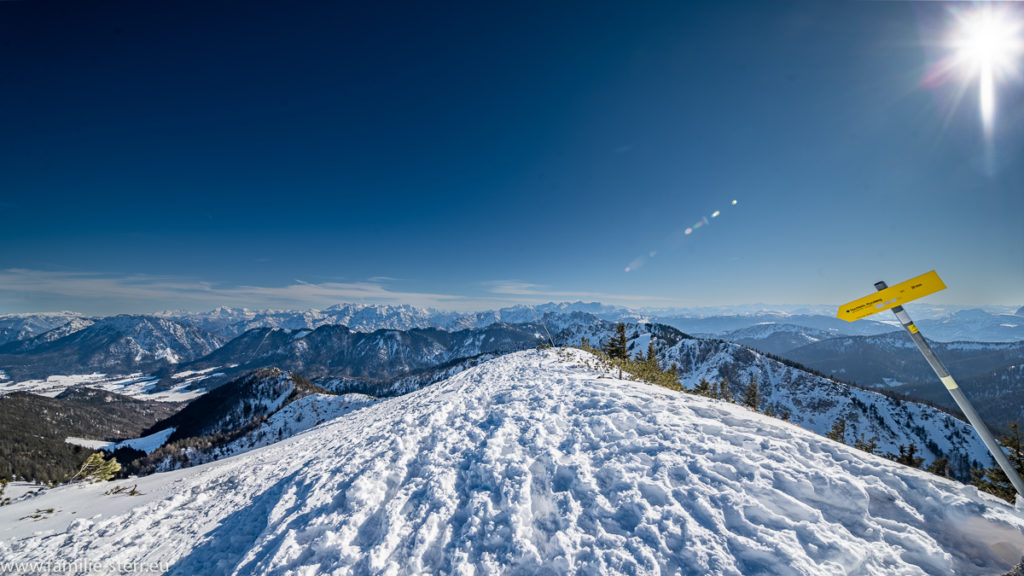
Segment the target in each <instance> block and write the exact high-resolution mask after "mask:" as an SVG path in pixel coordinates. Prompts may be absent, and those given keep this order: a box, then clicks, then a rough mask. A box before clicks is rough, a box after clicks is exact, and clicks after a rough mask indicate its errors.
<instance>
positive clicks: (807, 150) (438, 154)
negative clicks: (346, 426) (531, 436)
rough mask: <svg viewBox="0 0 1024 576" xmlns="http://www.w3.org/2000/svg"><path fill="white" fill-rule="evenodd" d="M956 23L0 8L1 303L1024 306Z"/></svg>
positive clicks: (1020, 111)
mask: <svg viewBox="0 0 1024 576" xmlns="http://www.w3.org/2000/svg"><path fill="white" fill-rule="evenodd" d="M969 8H971V6H969V5H966V4H944V3H940V2H928V3H918V2H906V3H905V2H820V1H811V2H751V3H749V4H748V3H742V2H729V3H706V4H696V3H690V2H643V3H636V2H622V3H603V2H597V3H595V2H515V3H480V2H473V3H468V2H467V3H462V4H460V3H450V4H449V3H446V4H444V5H443V6H442V5H437V4H433V3H391V2H360V3H356V2H308V3H301V5H295V4H294V3H286V2H247V3H244V4H238V3H227V2H218V1H213V2H190V1H183V2H173V3H150V2H145V3H141V2H127V1H125V2H93V1H86V2H67V3H57V4H55V3H41V2H34V1H32V0H21V1H7V2H0V39H2V40H0V54H2V57H0V82H2V84H3V89H2V90H0V134H3V136H2V137H0V214H2V215H3V225H2V226H0V313H4V312H28V311H42V310H56V309H72V310H78V311H82V312H86V313H95V314H107V313H114V312H146V311H155V310H161V309H171V308H184V309H193V310H204V309H209V308H212V307H214V306H218V305H230V306H249V307H268V306H270V307H294V308H308V307H323V306H327V305H330V304H334V303H338V302H348V301H362V302H390V303H399V302H401V303H411V304H418V305H427V306H434V307H439V308H447V309H477V308H488V307H492V306H498V305H503V304H509V303H516V302H522V303H530V302H544V301H549V300H576V299H583V300H600V301H603V302H606V303H612V304H623V305H628V306H637V307H642V306H680V307H694V306H711V305H729V304H749V303H754V302H766V303H778V304H784V303H785V304H839V303H841V302H844V301H847V300H852V299H854V298H856V297H859V296H861V295H863V294H866V293H867V292H870V291H871V290H872V284H873V283H874V282H875V281H877V280H880V279H885V280H887V281H889V282H890V283H891V284H892V283H895V282H898V281H901V280H903V279H906V278H910V277H912V276H916V275H918V274H921V273H923V272H926V271H928V270H931V269H935V270H937V271H938V272H939V274H940V275H941V276H942V277H943V278H944V279H945V281H946V284H947V285H948V286H949V289H947V290H946V291H944V292H943V293H940V294H936V295H934V296H931V297H930V301H932V302H934V303H955V304H976V305H997V304H999V305H1024V225H1022V216H1024V162H1020V161H1018V159H1020V158H1024V104H1022V102H1024V89H1022V83H1021V80H1020V77H1019V74H1018V75H1014V74H1004V75H1002V76H1000V77H999V81H998V82H997V84H996V87H997V90H996V94H997V96H996V102H997V117H996V118H997V119H996V123H995V127H994V130H993V133H992V134H991V135H990V136H988V137H986V134H985V132H984V130H983V128H982V124H981V122H980V119H979V111H978V108H979V106H978V95H977V90H978V89H977V82H976V81H974V80H971V81H968V79H967V78H966V77H960V76H956V75H947V76H943V77H938V78H936V76H935V74H933V73H932V72H934V71H935V69H936V66H937V63H939V62H941V61H942V60H943V59H944V58H947V57H948V56H949V54H950V52H951V48H949V46H947V45H946V43H945V42H946V39H947V38H948V37H949V34H950V30H952V29H954V23H955V22H956V21H957V15H958V14H959V17H960V18H963V15H964V14H965V13H966V11H967V10H968V9H969ZM1011 8H1013V7H1012V6H1011ZM1018 12H1021V10H1018ZM1016 59H1017V60H1018V61H1019V54H1018V55H1017V57H1016ZM733 200H735V201H736V204H735V205H734V204H733V203H732V201H733ZM716 211H718V213H719V214H718V216H717V217H712V214H714V213H715V212H716ZM705 220H706V222H707V224H704V222H705ZM698 223H700V226H695V225H696V224H698ZM687 228H689V229H690V230H691V233H690V234H687V233H686V229H687ZM652 254H653V256H652ZM627 268H629V271H628V272H627V271H626V269H627Z"/></svg>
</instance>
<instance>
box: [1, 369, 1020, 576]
mask: <svg viewBox="0 0 1024 576" xmlns="http://www.w3.org/2000/svg"><path fill="white" fill-rule="evenodd" d="M121 484H124V482H122V483H121ZM134 484H136V481H135V480H132V481H130V482H129V485H134ZM110 486H111V485H110V484H106V485H81V486H72V487H65V488H60V489H55V490H51V491H49V492H48V493H46V494H44V495H43V496H39V497H36V498H32V499H28V500H23V501H19V502H15V503H14V504H12V505H10V506H4V507H0V563H3V562H8V563H11V564H9V565H6V566H0V571H3V569H5V568H6V569H7V570H8V571H10V572H12V573H15V574H18V573H33V571H37V572H42V570H41V569H38V568H33V567H32V566H33V565H32V563H33V562H37V563H46V562H53V561H55V560H56V561H60V560H65V561H68V562H71V561H79V562H88V563H89V565H90V566H104V565H108V566H117V565H124V564H125V563H130V562H137V563H145V564H146V565H149V566H158V567H159V571H167V572H169V573H171V574H190V575H191V574H214V573H216V574H252V573H255V574H314V573H329V574H366V573H371V574H376V573H381V574H409V573H413V574H415V573H458V574H496V573H524V574H545V573H546V574H565V573H584V574H599V573H600V574H619V573H621V574H727V575H740V574H808V575H811V574H813V575H820V574H1002V573H1003V572H1005V571H1006V570H1008V569H1009V568H1010V567H1011V566H1012V565H1013V564H1015V563H1016V562H1017V561H1019V560H1020V558H1021V556H1022V555H1024V514H1022V513H1021V512H1018V511H1016V510H1015V509H1014V508H1013V507H1012V506H1009V505H1007V504H1005V503H1003V502H1002V501H999V500H997V499H995V498H993V497H990V496H988V495H984V494H979V493H978V492H977V490H975V489H974V488H972V487H968V486H964V485H961V484H957V483H955V482H952V481H947V480H943V479H940V478H937V477H934V476H931V475H929V474H926V473H924V472H921V471H917V470H912V469H910V468H906V467H903V466H900V465H898V464H895V463H893V462H890V461H887V460H884V459H882V458H878V457H874V456H870V455H867V454H864V453H862V452H859V451H856V450H854V449H852V448H849V447H847V446H844V445H841V444H838V443H834V442H831V441H829V440H826V439H824V438H822V437H819V436H816V435H814V434H811V433H810V432H807V431H805V430H803V429H800V428H799V427H797V426H795V425H791V424H787V423H784V422H781V421H778V420H774V419H771V418H768V417H765V416H762V415H759V414H755V413H751V412H749V411H748V410H746V409H744V408H742V407H739V406H736V405H731V404H725V403H721V402H718V401H713V400H707V399H704V398H699V397H695V396H691V395H686V394H682V393H678V392H671V391H668V390H664V389H661V388H656V387H654V386H651V385H648V384H644V383H638V382H628V381H620V380H616V379H613V378H612V377H611V375H610V374H609V373H607V372H605V371H604V370H603V369H602V368H601V367H600V366H599V365H598V363H597V362H596V359H595V358H594V357H592V356H590V355H588V354H586V353H583V352H580V351H578V350H558V349H556V350H545V351H528V352H521V353H516V354H511V355H507V356H503V357H500V358H498V359H495V360H492V361H490V362H487V363H484V364H482V365H480V366H478V367H476V368H472V369H470V370H467V371H465V372H463V373H461V374H459V375H457V376H455V377H453V378H451V379H449V380H447V381H445V382H442V383H440V384H437V385H434V386H431V387H429V388H425V389H423V390H420V391H418V392H415V393H412V394H408V395H406V396H402V397H398V398H393V399H389V400H386V401H382V402H379V403H377V404H374V405H371V406H368V407H366V408H363V409H361V410H358V411H356V412H353V413H350V414H348V415H346V416H344V417H342V418H339V419H337V420H334V421H332V422H329V423H327V424H324V425H322V426H319V427H317V428H315V429H313V430H311V431H309V432H307V433H304V434H300V435H298V436H295V437H293V438H290V439H288V440H285V441H283V442H281V443H278V444H274V445H271V446H268V447H265V448H262V449H259V450H255V451H253V452H249V453H246V454H243V455H240V456H237V457H234V458H229V459H227V460H222V461H219V462H213V463H210V464H206V465H203V466H199V467H196V468H189V469H185V470H178V471H174V472H169V473H163V474H156V475H153V476H148V477H144V478H141V479H139V480H138V481H137V492H141V493H142V495H140V496H129V495H126V494H125V493H123V492H122V493H120V494H112V495H105V494H104V492H105V491H108V490H109V488H110ZM50 509H52V512H46V511H47V510H50ZM40 565H42V564H36V566H40Z"/></svg>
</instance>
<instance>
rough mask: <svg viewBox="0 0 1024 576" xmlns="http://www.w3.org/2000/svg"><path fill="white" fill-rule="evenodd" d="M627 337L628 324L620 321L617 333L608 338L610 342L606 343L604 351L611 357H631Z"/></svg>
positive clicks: (616, 326)
mask: <svg viewBox="0 0 1024 576" xmlns="http://www.w3.org/2000/svg"><path fill="white" fill-rule="evenodd" d="M627 343H628V341H627V339H626V325H625V324H623V323H622V322H619V323H618V324H616V325H615V335H614V336H612V337H611V339H609V340H608V344H606V345H605V348H604V351H605V353H606V354H608V356H609V357H611V358H621V359H623V360H626V359H628V358H629V350H627V349H626V346H627Z"/></svg>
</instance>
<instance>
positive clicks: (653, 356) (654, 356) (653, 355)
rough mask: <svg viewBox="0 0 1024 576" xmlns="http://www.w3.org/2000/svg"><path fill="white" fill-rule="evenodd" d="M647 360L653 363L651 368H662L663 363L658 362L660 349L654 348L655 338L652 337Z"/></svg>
mask: <svg viewBox="0 0 1024 576" xmlns="http://www.w3.org/2000/svg"><path fill="white" fill-rule="evenodd" d="M646 362H647V363H648V364H650V365H651V368H654V369H660V368H661V365H660V364H659V363H658V351H657V350H655V349H654V338H653V337H652V338H651V341H650V343H648V344H647V358H646Z"/></svg>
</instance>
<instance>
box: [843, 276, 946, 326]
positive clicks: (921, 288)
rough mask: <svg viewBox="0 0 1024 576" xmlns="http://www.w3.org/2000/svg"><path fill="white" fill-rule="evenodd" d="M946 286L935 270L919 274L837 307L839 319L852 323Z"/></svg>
mask: <svg viewBox="0 0 1024 576" xmlns="http://www.w3.org/2000/svg"><path fill="white" fill-rule="evenodd" d="M945 288H946V285H945V284H943V282H942V278H939V275H938V274H936V273H935V270H932V271H931V272H928V273H926V274H921V275H920V276H918V277H916V278H911V279H910V280H907V281H906V282H902V283H900V284H897V285H895V286H890V287H888V288H886V289H885V290H879V291H878V292H875V293H874V294H869V295H868V296H865V297H863V298H858V299H857V300H854V301H853V302H848V303H846V304H843V305H842V306H840V307H839V314H837V316H839V318H842V319H843V320H846V321H847V322H853V321H854V320H858V319H860V318H864V317H865V316H871V315H872V314H874V313H876V312H881V311H882V310H888V309H890V308H895V307H897V306H900V305H901V304H905V303H907V302H910V301H911V300H916V299H918V298H920V297H922V296H927V295H929V294H933V293H935V292H938V291H939V290H943V289H945Z"/></svg>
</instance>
